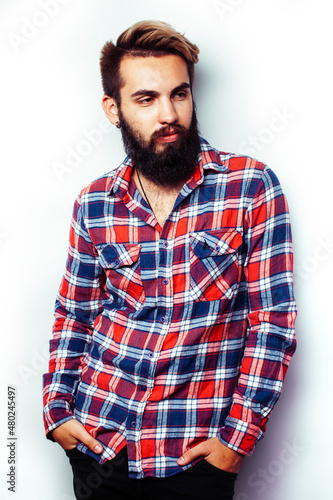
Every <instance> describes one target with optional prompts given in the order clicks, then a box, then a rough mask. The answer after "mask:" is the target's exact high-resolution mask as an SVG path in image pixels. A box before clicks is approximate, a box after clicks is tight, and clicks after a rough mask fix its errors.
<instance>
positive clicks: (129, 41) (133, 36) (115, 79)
mask: <svg viewBox="0 0 333 500" xmlns="http://www.w3.org/2000/svg"><path fill="white" fill-rule="evenodd" d="M167 54H177V55H179V56H181V57H182V58H183V59H184V60H185V62H186V65H187V69H188V73H189V77H190V83H191V85H192V82H193V78H194V64H195V63H197V62H198V60H199V58H198V54H199V49H198V47H197V46H196V45H194V44H193V43H191V42H190V41H189V40H188V39H187V38H185V36H184V35H182V34H181V33H179V32H178V31H176V30H175V29H174V28H173V27H172V26H170V25H169V24H167V23H163V22H161V21H141V22H138V23H136V24H134V25H133V26H131V27H130V28H128V29H127V30H126V31H124V33H122V34H121V35H120V36H119V37H118V40H117V43H116V45H114V44H113V43H112V42H111V41H110V42H107V43H106V44H105V45H104V47H103V48H102V51H101V58H100V68H101V75H102V84H103V89H104V93H105V95H108V96H109V97H113V98H114V99H115V101H116V102H117V104H120V88H121V87H122V86H123V85H124V84H125V82H123V81H122V79H121V76H120V63H121V61H122V59H123V58H124V57H150V56H154V57H160V56H163V55H167Z"/></svg>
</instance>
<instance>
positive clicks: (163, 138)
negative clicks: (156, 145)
mask: <svg viewBox="0 0 333 500" xmlns="http://www.w3.org/2000/svg"><path fill="white" fill-rule="evenodd" d="M179 135H180V134H179V132H177V131H176V130H174V129H171V130H168V131H166V132H164V133H161V134H160V135H159V136H158V137H157V140H158V141H159V142H164V143H168V142H174V141H177V139H179Z"/></svg>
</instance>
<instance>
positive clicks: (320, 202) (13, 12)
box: [0, 0, 333, 500]
mask: <svg viewBox="0 0 333 500" xmlns="http://www.w3.org/2000/svg"><path fill="white" fill-rule="evenodd" d="M330 4H331V2H330V1H329V0H318V1H317V2H314V1H313V0H312V1H310V0H288V1H287V0H279V1H277V0H276V1H274V0H246V1H245V0H224V1H223V0H221V1H215V0H182V1H180V0H168V1H167V2H165V1H163V2H162V1H159V0H143V1H137V0H123V1H121V2H120V1H111V0H94V1H88V0H30V1H24V0H16V1H15V2H13V1H10V0H1V3H0V19H1V21H0V22H1V48H0V54H1V59H0V60H1V75H2V76H1V79H0V82H1V92H0V99H1V101H0V110H1V136H0V137H1V149H0V155H1V178H2V181H1V197H0V198H1V204H2V208H1V220H0V256H1V266H2V267H1V281H2V286H1V302H0V303H1V308H2V312H1V320H2V355H1V377H0V382H1V386H0V400H1V406H0V408H1V410H0V415H1V417H0V418H1V439H0V463H1V471H0V473H1V479H0V483H1V486H0V488H1V490H0V497H1V498H3V499H9V498H16V499H17V500H19V499H24V500H30V499H34V500H35V499H44V498H48V500H72V499H74V497H73V493H72V488H71V472H70V470H69V466H68V464H67V459H66V457H65V456H64V455H63V453H62V451H61V449H60V448H58V447H57V445H55V444H52V443H50V442H47V441H46V440H45V439H44V433H43V426H42V404H41V376H42V373H43V372H44V371H46V369H47V354H46V350H47V347H48V341H49V338H50V334H51V333H50V332H51V327H52V322H53V304H54V299H55V295H56V292H57V288H58V285H59V281H60V278H61V274H62V272H63V269H64V263H65V258H66V249H67V238H68V228H69V222H70V217H71V211H72V205H73V202H74V199H75V197H76V195H77V193H78V192H79V190H80V189H81V188H82V187H84V186H85V185H86V184H87V183H88V182H90V181H91V180H92V179H94V178H96V177H98V176H99V175H101V174H102V173H104V172H106V171H108V170H110V169H111V168H113V167H115V166H116V165H118V164H119V163H120V161H121V160H122V158H123V151H122V146H121V141H120V135H119V133H118V131H116V130H115V129H113V130H111V128H109V129H108V130H107V132H101V133H100V135H99V140H100V143H99V144H95V145H91V147H90V149H84V145H83V144H82V141H84V140H85V141H86V140H87V139H86V135H87V133H88V134H89V133H92V131H93V130H94V129H97V128H101V127H102V123H103V118H104V115H103V112H102V109H101V106H100V100H101V96H102V89H101V85H100V76H99V66H98V60H99V51H100V49H101V47H102V45H103V44H104V42H105V41H106V40H108V39H110V38H111V39H113V40H115V39H116V37H117V36H118V35H119V34H120V33H121V32H122V31H123V30H124V29H125V28H127V27H128V26H130V25H131V24H133V23H134V22H136V21H138V20H142V19H149V18H150V19H161V20H165V21H167V22H170V23H171V24H172V25H174V26H175V27H176V28H177V29H179V30H180V31H183V32H185V33H186V35H187V36H188V38H189V39H190V40H193V41H194V42H195V43H197V44H198V45H199V47H200V48H201V59H200V63H199V67H198V70H197V80H196V85H195V90H196V98H197V106H198V114H199V119H200V125H201V132H202V135H203V136H204V137H206V138H207V139H208V140H209V141H210V142H211V143H212V144H213V145H214V146H215V147H218V148H220V149H222V150H225V151H228V150H230V151H234V152H245V153H249V154H251V155H252V156H256V157H257V158H259V159H261V160H263V161H265V162H267V163H268V164H269V165H270V166H271V167H272V168H273V170H274V171H275V172H276V173H277V175H278V177H279V178H280V181H281V182H282V185H283V187H284V190H285V193H286V194H287V197H288V200H289V204H290V209H291V213H292V221H293V233H294V247H295V275H296V292H297V299H298V308H299V317H298V323H297V332H298V342H299V344H298V350H297V353H296V355H295V357H294V359H293V361H292V364H291V368H290V370H289V372H288V376H287V380H286V383H285V389H284V392H283V395H282V397H281V400H280V402H279V403H278V405H277V407H276V409H275V411H274V413H273V415H272V417H271V420H270V422H269V425H268V430H267V435H266V437H265V439H264V440H263V441H262V442H261V443H260V444H259V445H258V447H257V450H256V452H255V454H254V455H253V457H251V458H249V459H247V461H246V463H245V465H244V467H243V469H242V471H241V474H240V477H239V480H238V484H237V493H236V495H235V500H281V499H283V500H299V499H302V500H314V499H316V500H317V499H321V498H328V497H329V495H330V492H331V479H330V476H331V464H332V461H331V449H332V444H333V443H332V432H331V425H332V424H331V421H332V405H331V403H330V394H331V387H329V379H330V375H331V352H332V347H333V346H332V320H331V313H332V306H331V302H332V295H331V294H332V292H331V281H332V266H333V228H332V209H331V204H332V194H331V193H332V185H331V184H332V175H331V170H332V161H331V158H330V157H329V153H330V141H331V133H332V128H331V116H332V99H331V92H332V88H333V81H332V70H331V65H332V48H333V47H332V34H331V18H332V8H331V5H330ZM281 115H282V116H283V119H281V118H279V119H276V118H275V117H277V116H281ZM96 137H97V136H96ZM95 141H96V138H95ZM253 141H255V145H253ZM86 146H87V143H86ZM73 150H74V151H75V150H79V151H80V153H79V154H78V155H77V156H76V160H75V161H74V159H73V158H71V161H72V163H70V159H69V158H67V164H66V156H68V154H69V152H71V154H73ZM59 164H62V165H64V166H65V167H66V169H67V170H66V171H64V172H62V173H60V172H59ZM7 385H14V386H15V387H16V392H17V437H18V439H17V442H16V457H17V467H16V473H17V481H16V483H17V493H16V495H15V497H14V496H13V494H12V493H11V492H9V491H8V490H7V486H6V474H7V472H9V464H8V463H7V458H8V450H9V448H7V446H6V445H7V430H6V414H7V410H6V406H7Z"/></svg>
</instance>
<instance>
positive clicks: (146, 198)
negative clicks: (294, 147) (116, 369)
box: [136, 170, 154, 213]
mask: <svg viewBox="0 0 333 500" xmlns="http://www.w3.org/2000/svg"><path fill="white" fill-rule="evenodd" d="M136 173H137V176H138V179H139V183H140V186H141V189H142V191H143V194H144V197H145V200H146V202H147V204H148V206H149V208H150V210H151V211H152V212H153V213H154V210H153V209H152V206H151V204H150V202H149V199H148V196H147V194H146V191H145V190H144V187H143V185H142V182H141V178H140V175H139V171H138V170H137V171H136Z"/></svg>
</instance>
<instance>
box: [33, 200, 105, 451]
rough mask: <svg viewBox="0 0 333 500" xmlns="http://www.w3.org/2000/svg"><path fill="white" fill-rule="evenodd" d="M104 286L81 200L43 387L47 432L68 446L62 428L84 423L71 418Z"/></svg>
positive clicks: (74, 218)
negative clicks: (86, 225) (55, 430)
mask: <svg viewBox="0 0 333 500" xmlns="http://www.w3.org/2000/svg"><path fill="white" fill-rule="evenodd" d="M102 290H103V276H102V272H101V268H100V266H99V265H98V260H97V252H96V249H95V247H94V245H93V243H92V241H91V239H90V237H89V233H88V231H87V229H86V227H85V224H84V219H83V214H82V207H81V205H80V200H79V199H78V200H77V201H76V203H75V205H74V211H73V218H72V224H71V229H70V245H69V253H68V260H67V266H66V272H65V275H64V277H63V279H62V282H61V285H60V289H59V294H58V298H57V301H56V309H55V323H54V328H53V339H52V340H51V341H50V363H49V372H48V373H46V374H45V375H44V392H43V399H44V425H45V429H46V433H47V435H48V437H49V438H51V439H52V438H54V439H55V440H57V441H58V442H61V443H62V445H65V446H64V447H66V443H64V441H63V435H62V434H63V432H64V430H66V429H69V434H72V433H73V429H74V434H75V435H76V434H77V430H78V425H79V426H81V424H80V423H79V422H77V421H75V422H74V423H71V422H69V421H71V420H73V419H74V416H73V409H74V402H75V394H76V389H77V385H78V383H79V381H80V377H81V367H82V360H83V358H84V356H85V355H86V353H87V352H88V351H89V347H90V343H91V338H92V331H93V324H94V320H95V318H96V317H97V315H98V314H99V313H100V312H101V310H102V309H101V301H100V299H101V295H102ZM66 423H67V425H66ZM59 426H61V429H60V427H59ZM73 426H75V427H73ZM81 427H82V429H80V431H79V434H80V436H81V437H82V433H83V431H84V427H83V426H81ZM56 428H58V429H57V432H54V433H53V436H51V434H50V433H51V432H52V431H54V429H56ZM87 434H88V433H87ZM88 436H89V435H88ZM85 438H87V436H85ZM68 440H69V441H68V443H67V446H68V447H73V446H72V445H73V442H72V441H71V440H70V439H69V435H68ZM80 440H82V439H80ZM61 443H60V444H61Z"/></svg>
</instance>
